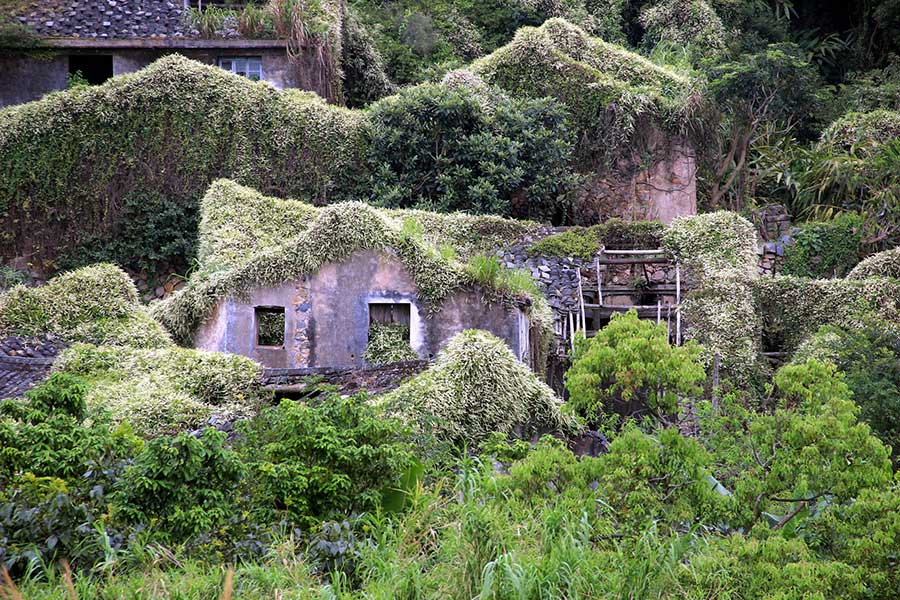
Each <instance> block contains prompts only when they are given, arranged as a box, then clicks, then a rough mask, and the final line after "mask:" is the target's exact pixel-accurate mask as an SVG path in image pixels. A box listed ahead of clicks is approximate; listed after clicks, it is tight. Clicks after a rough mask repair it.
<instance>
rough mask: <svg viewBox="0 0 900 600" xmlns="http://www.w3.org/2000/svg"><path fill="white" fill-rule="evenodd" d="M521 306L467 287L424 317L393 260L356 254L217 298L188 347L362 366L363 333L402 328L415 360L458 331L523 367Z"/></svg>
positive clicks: (282, 362)
mask: <svg viewBox="0 0 900 600" xmlns="http://www.w3.org/2000/svg"><path fill="white" fill-rule="evenodd" d="M523 308H524V307H519V306H513V305H509V304H508V303H504V302H501V301H492V302H489V301H486V300H485V294H484V293H483V291H482V290H480V289H478V288H477V287H468V288H463V289H457V290H455V291H453V292H451V293H450V295H449V296H448V297H447V298H445V299H444V301H443V302H442V303H441V305H440V309H439V310H436V311H430V310H429V308H428V307H427V306H426V305H425V304H424V303H423V302H422V301H421V299H420V298H419V294H418V292H417V289H416V285H415V282H414V281H413V279H412V277H411V276H410V274H409V273H408V272H407V270H406V268H405V267H404V265H403V263H402V262H401V261H400V260H399V259H398V258H397V257H395V256H392V255H390V254H387V253H384V252H376V251H360V252H356V253H354V254H352V255H351V256H350V257H349V258H348V259H347V260H345V261H343V262H340V263H330V264H327V265H325V266H324V267H323V268H321V269H320V270H319V271H318V272H316V273H312V274H308V275H304V276H302V277H301V278H299V279H297V280H295V281H287V282H284V283H283V284H282V285H279V286H275V287H265V288H255V289H252V290H250V291H249V292H248V293H246V294H242V295H241V296H228V297H224V298H221V299H219V301H218V302H217V304H216V306H215V307H214V309H213V311H212V313H211V314H210V316H209V318H207V320H206V322H205V323H204V324H203V325H202V326H201V327H200V328H199V329H198V330H197V331H196V333H195V336H194V345H195V346H196V347H197V348H202V349H205V350H216V351H221V352H230V353H234V354H241V355H243V356H247V357H250V358H252V359H254V360H256V361H258V362H260V363H261V364H263V365H264V366H266V367H268V368H275V369H283V368H310V367H361V366H364V365H365V360H364V358H363V355H364V353H365V351H366V346H367V344H368V342H369V331H370V328H371V326H372V324H373V323H382V324H400V325H405V326H407V327H408V329H409V343H410V345H411V346H412V348H413V350H415V352H416V353H417V354H418V355H419V358H420V359H424V360H428V359H432V358H434V357H435V356H436V355H437V353H438V351H439V350H441V349H442V348H443V347H444V346H445V345H446V343H447V342H448V341H449V340H450V338H452V337H453V336H454V335H456V334H457V333H459V332H461V331H463V330H465V329H483V330H485V331H488V332H490V333H492V334H494V335H496V336H497V337H499V338H501V339H503V340H504V341H506V343H507V344H508V345H509V347H510V348H511V349H512V350H513V353H514V354H515V355H516V357H517V358H518V359H519V360H522V361H523V362H529V348H530V343H529V342H530V333H531V332H530V329H531V324H530V319H529V317H528V315H527V314H526V312H525V311H524V310H523ZM266 321H269V322H270V323H271V322H274V323H275V332H276V335H275V336H274V337H272V336H271V332H269V333H266V332H263V331H262V329H261V326H262V324H263V323H264V322H266Z"/></svg>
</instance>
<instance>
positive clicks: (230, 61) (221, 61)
mask: <svg viewBox="0 0 900 600" xmlns="http://www.w3.org/2000/svg"><path fill="white" fill-rule="evenodd" d="M241 61H243V63H244V69H243V71H239V70H237V65H238V64H239V63H240V62H241ZM251 61H255V62H256V63H258V64H259V69H258V72H257V73H255V75H256V76H257V78H256V79H254V78H253V76H251V70H250V65H251ZM216 64H217V65H218V66H219V68H220V69H223V70H225V71H228V72H229V73H234V74H235V75H239V76H241V77H245V78H246V79H249V80H250V81H263V79H264V77H265V76H264V74H263V66H262V56H219V57H218V58H217V59H216ZM226 64H227V65H228V66H227V67H226V66H225V65H226ZM254 70H256V69H254Z"/></svg>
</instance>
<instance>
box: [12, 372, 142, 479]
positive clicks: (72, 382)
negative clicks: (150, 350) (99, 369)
mask: <svg viewBox="0 0 900 600" xmlns="http://www.w3.org/2000/svg"><path fill="white" fill-rule="evenodd" d="M87 393H88V386H87V385H86V383H85V382H84V381H83V380H82V379H80V378H78V377H74V376H72V375H67V374H65V373H54V374H52V375H51V376H50V378H49V379H48V380H47V381H45V382H44V383H43V384H41V385H39V386H37V387H35V388H33V389H31V390H29V391H28V392H26V394H25V399H24V401H20V400H4V401H2V402H0V482H6V483H9V482H13V481H15V478H16V476H17V474H19V473H22V472H26V471H27V472H30V473H33V474H35V475H37V476H40V477H56V478H60V479H69V480H71V479H75V478H78V477H80V476H81V475H83V474H84V473H85V472H86V471H89V470H91V469H98V470H102V469H103V468H104V465H105V464H107V463H109V462H110V460H112V459H113V458H114V457H116V456H120V455H122V456H127V454H128V452H129V451H130V448H131V445H132V444H133V443H134V440H133V437H132V436H130V435H129V434H128V429H127V427H126V428H123V429H122V430H120V431H117V432H111V431H110V428H109V419H108V417H107V415H106V414H105V413H104V412H103V411H102V410H101V411H92V412H91V413H90V418H88V412H87V404H86V398H87Z"/></svg>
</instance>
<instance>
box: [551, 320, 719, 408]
mask: <svg viewBox="0 0 900 600" xmlns="http://www.w3.org/2000/svg"><path fill="white" fill-rule="evenodd" d="M699 357H700V348H699V347H697V345H696V344H694V343H693V342H688V343H687V344H686V345H684V346H680V347H679V346H670V345H669V340H668V332H667V331H666V327H665V325H662V324H659V325H654V324H653V323H650V322H648V321H641V320H639V319H638V317H637V313H636V312H635V311H629V312H627V313H625V314H619V315H613V318H612V319H611V320H610V322H609V325H607V326H606V327H604V328H603V330H602V331H600V332H598V333H597V335H595V336H594V337H592V338H590V339H585V338H581V339H579V340H578V342H577V343H576V347H575V352H574V353H573V355H572V366H571V367H570V368H569V370H568V371H566V389H567V390H568V392H569V401H568V403H567V406H568V407H570V408H571V409H572V410H573V411H576V412H578V413H581V414H582V415H584V416H585V417H587V418H588V419H590V420H594V421H598V420H601V419H602V418H603V417H606V418H607V419H608V418H609V417H614V418H615V417H617V416H618V417H633V418H637V419H642V418H645V417H649V418H654V419H659V420H662V421H664V422H665V421H667V420H668V419H669V418H670V416H672V415H675V414H676V413H677V412H678V404H679V401H681V400H686V399H688V398H691V397H696V396H699V394H700V392H701V391H702V390H701V388H700V386H699V384H700V383H701V382H702V381H703V380H705V379H706V373H704V371H703V367H702V366H701V365H700V364H699V361H698V359H699Z"/></svg>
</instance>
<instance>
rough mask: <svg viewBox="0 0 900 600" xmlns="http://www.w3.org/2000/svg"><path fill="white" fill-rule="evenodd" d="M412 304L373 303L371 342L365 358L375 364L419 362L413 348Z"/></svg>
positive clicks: (370, 310) (370, 309) (370, 311)
mask: <svg viewBox="0 0 900 600" xmlns="http://www.w3.org/2000/svg"><path fill="white" fill-rule="evenodd" d="M409 323H410V305H409V304H408V303H406V304H392V303H388V302H374V303H371V304H369V342H368V344H367V345H366V352H365V354H364V355H363V359H364V360H365V361H366V362H367V363H369V364H373V365H384V364H390V363H395V362H400V361H406V360H418V358H419V356H418V354H416V351H415V350H413V348H412V346H411V345H410V329H409Z"/></svg>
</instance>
